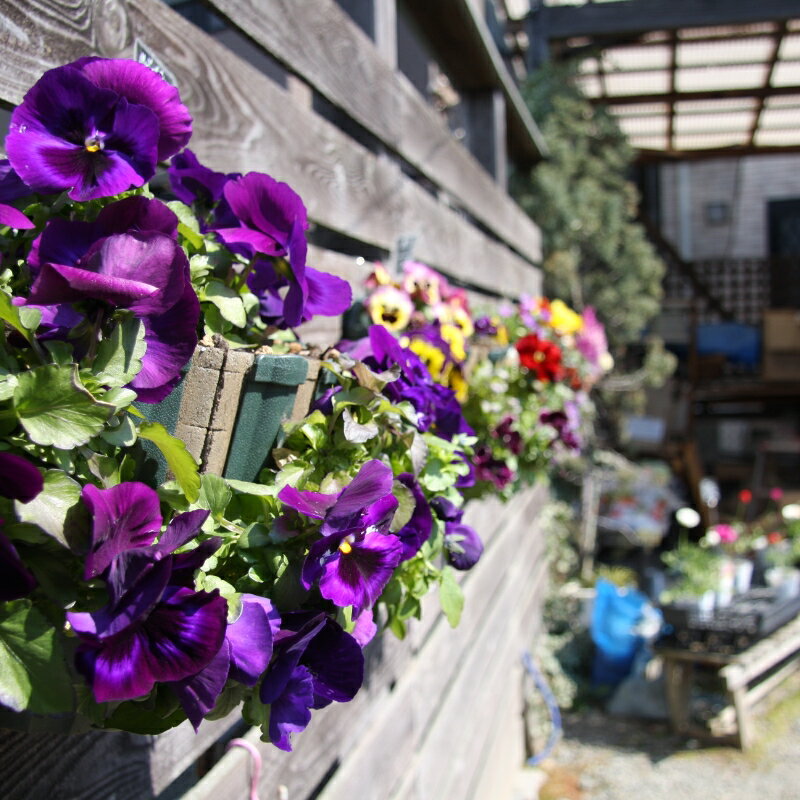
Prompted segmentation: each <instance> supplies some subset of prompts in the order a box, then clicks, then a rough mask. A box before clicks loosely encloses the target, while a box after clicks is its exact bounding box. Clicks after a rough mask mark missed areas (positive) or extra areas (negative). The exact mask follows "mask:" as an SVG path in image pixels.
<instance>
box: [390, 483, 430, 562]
mask: <svg viewBox="0 0 800 800" xmlns="http://www.w3.org/2000/svg"><path fill="white" fill-rule="evenodd" d="M397 480H398V481H399V482H400V483H402V484H403V485H404V486H405V487H407V488H408V489H410V490H411V493H412V495H413V496H414V511H413V513H412V514H411V519H409V521H408V522H407V523H406V524H405V525H404V526H403V527H402V528H401V529H400V530H399V531H397V538H398V539H399V540H400V542H401V543H402V545H403V560H404V561H405V560H406V559H408V558H411V557H412V556H414V555H416V553H417V552H418V551H419V549H420V547H422V545H423V544H424V543H425V542H427V541H428V539H429V538H430V535H431V531H432V530H433V514H432V513H431V509H430V506H429V505H428V501H427V500H426V499H425V494H424V492H423V491H422V488H421V487H420V485H419V484H418V483H417V481H416V480H415V478H414V476H413V475H412V474H411V473H410V472H404V473H403V474H402V475H398V476H397Z"/></svg>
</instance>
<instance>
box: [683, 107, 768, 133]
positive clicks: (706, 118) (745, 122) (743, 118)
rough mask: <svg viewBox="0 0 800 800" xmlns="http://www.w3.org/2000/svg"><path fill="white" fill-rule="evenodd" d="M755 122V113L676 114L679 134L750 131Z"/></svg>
mask: <svg viewBox="0 0 800 800" xmlns="http://www.w3.org/2000/svg"><path fill="white" fill-rule="evenodd" d="M754 121H755V111H740V112H737V113H725V114H676V116H675V132H676V133H678V134H694V133H723V132H734V133H735V132H739V133H741V132H742V131H743V130H745V131H749V130H750V129H751V128H752V127H753V122H754Z"/></svg>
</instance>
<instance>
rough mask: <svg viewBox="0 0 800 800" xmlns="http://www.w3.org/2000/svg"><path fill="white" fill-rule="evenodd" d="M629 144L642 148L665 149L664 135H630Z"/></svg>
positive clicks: (665, 139)
mask: <svg viewBox="0 0 800 800" xmlns="http://www.w3.org/2000/svg"><path fill="white" fill-rule="evenodd" d="M631 145H632V146H633V147H640V148H642V149H643V150H666V149H667V137H666V136H632V137H631Z"/></svg>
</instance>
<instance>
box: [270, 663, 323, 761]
mask: <svg viewBox="0 0 800 800" xmlns="http://www.w3.org/2000/svg"><path fill="white" fill-rule="evenodd" d="M313 702H314V684H313V679H312V677H311V673H310V672H309V671H308V670H307V669H306V668H305V667H295V668H294V670H293V671H292V674H291V676H290V678H289V680H288V681H287V682H286V684H285V687H284V691H283V693H282V694H281V695H280V696H279V697H276V698H275V700H273V701H272V703H270V714H269V738H270V741H271V742H272V744H274V745H275V747H277V748H279V749H280V750H285V751H287V752H289V751H291V749H292V740H291V735H292V734H293V733H299V732H300V731H304V730H305V729H306V727H308V723H309V722H311V711H310V708H311V706H312V704H313Z"/></svg>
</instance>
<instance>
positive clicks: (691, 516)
mask: <svg viewBox="0 0 800 800" xmlns="http://www.w3.org/2000/svg"><path fill="white" fill-rule="evenodd" d="M675 519H677V520H678V524H679V525H681V526H683V527H684V528H689V529H691V528H696V527H697V526H698V525H699V524H700V515H699V514H698V513H697V512H696V511H695V510H694V509H693V508H689V507H688V506H686V507H684V508H679V509H678V510H677V511H676V512H675Z"/></svg>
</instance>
